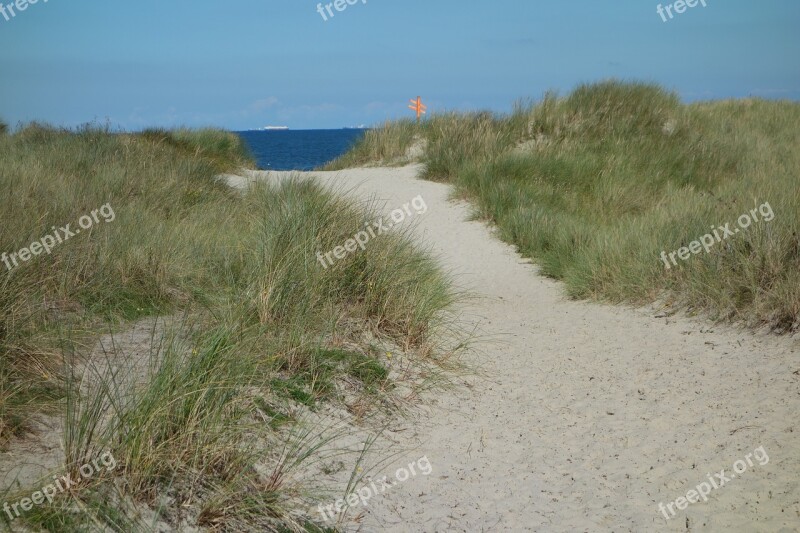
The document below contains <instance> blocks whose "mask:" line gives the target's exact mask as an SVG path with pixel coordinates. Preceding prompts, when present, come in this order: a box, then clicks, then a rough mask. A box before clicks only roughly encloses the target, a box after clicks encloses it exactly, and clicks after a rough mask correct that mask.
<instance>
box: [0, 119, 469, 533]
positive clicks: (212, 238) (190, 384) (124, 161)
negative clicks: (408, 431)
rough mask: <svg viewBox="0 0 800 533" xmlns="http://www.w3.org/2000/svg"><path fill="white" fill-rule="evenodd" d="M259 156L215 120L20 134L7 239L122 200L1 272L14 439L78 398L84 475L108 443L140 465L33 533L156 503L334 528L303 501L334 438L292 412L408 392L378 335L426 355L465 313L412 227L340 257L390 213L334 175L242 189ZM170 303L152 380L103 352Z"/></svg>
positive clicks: (6, 139)
mask: <svg viewBox="0 0 800 533" xmlns="http://www.w3.org/2000/svg"><path fill="white" fill-rule="evenodd" d="M249 163H251V162H250V161H249V159H248V155H247V152H246V150H245V149H244V148H243V146H242V145H241V143H240V141H239V140H238V137H236V136H235V135H233V134H230V133H227V132H217V131H213V130H200V131H190V130H178V131H162V130H148V131H145V132H142V133H140V134H121V133H116V134H115V133H111V132H109V131H108V130H107V129H105V128H98V127H84V128H79V129H78V130H76V131H67V130H63V129H57V128H53V127H50V126H47V125H42V124H29V125H27V126H25V127H23V128H21V129H20V130H19V131H18V132H16V133H14V134H13V135H4V136H0V194H1V195H2V196H1V197H2V203H3V205H2V210H0V222H2V225H0V252H6V253H12V252H15V251H18V250H20V249H22V248H25V247H29V246H30V244H31V243H32V242H34V241H36V240H39V239H40V238H41V237H43V236H45V235H48V234H51V233H53V232H54V229H53V227H62V226H64V225H65V224H67V223H71V224H72V227H73V229H74V228H75V227H76V226H77V221H78V220H79V219H80V217H81V216H83V215H87V214H89V213H90V212H91V211H92V210H93V209H96V208H99V207H101V206H104V205H108V206H110V207H111V208H113V211H114V217H113V219H111V218H109V219H107V220H104V219H103V218H100V219H99V222H97V223H95V224H94V225H93V226H92V227H91V229H88V230H86V231H82V232H81V233H80V234H76V235H75V236H73V237H71V238H69V239H68V240H65V241H64V242H62V243H60V244H58V245H56V246H54V247H53V248H52V250H51V252H50V253H48V254H46V253H41V254H39V255H35V256H33V257H30V259H29V260H28V261H24V262H22V263H20V264H19V265H18V266H17V267H15V268H12V269H7V268H6V267H5V266H2V267H0V439H2V440H3V441H4V442H5V444H6V445H8V444H9V441H10V440H11V439H14V438H15V436H18V435H20V434H22V433H23V432H24V431H26V428H28V424H27V422H28V421H29V420H30V418H31V416H33V415H34V414H35V413H38V412H40V411H42V410H49V411H50V412H58V411H59V410H63V409H64V408H65V406H66V412H67V416H66V418H65V428H64V430H65V435H64V442H65V451H66V455H67V458H66V459H67V461H68V462H69V464H70V465H73V466H71V467H70V468H72V467H74V465H79V464H80V462H81V461H84V460H87V459H89V458H91V457H93V456H94V455H95V454H96V453H98V451H100V450H106V449H107V450H110V451H112V452H113V454H114V457H116V459H117V461H118V463H119V467H118V468H117V470H115V472H114V474H113V475H109V476H103V477H100V478H98V479H97V480H93V482H92V483H89V484H87V485H86V486H85V487H84V488H81V490H78V491H74V492H73V493H71V494H69V495H65V496H64V497H60V498H58V499H57V501H56V502H54V503H53V504H52V505H49V506H44V507H40V508H37V511H36V512H34V513H30V514H28V515H26V516H25V519H24V520H25V521H26V522H27V524H28V525H29V526H31V527H33V528H34V529H36V528H44V529H47V530H50V531H63V530H79V529H80V528H81V527H90V526H91V527H101V526H102V527H108V528H111V529H113V530H118V531H132V530H137V528H143V530H146V529H147V527H149V526H150V525H151V524H143V523H142V522H141V520H140V518H137V516H139V514H140V513H139V512H138V511H140V510H141V509H142V506H144V507H147V508H150V509H151V510H153V511H154V513H155V514H154V515H153V520H156V521H162V522H166V523H168V524H172V525H176V524H178V523H180V522H181V521H182V520H184V519H186V518H187V517H190V518H192V520H195V521H196V522H197V525H199V526H201V527H207V528H211V529H216V530H225V529H226V528H227V530H259V531H279V530H282V531H302V530H304V529H308V530H322V529H320V528H317V529H314V528H316V527H317V526H314V525H313V524H312V523H311V522H308V521H307V520H306V519H304V518H302V513H299V512H298V509H300V508H302V507H303V505H304V504H305V503H308V501H307V500H308V498H307V495H306V494H305V493H304V491H303V488H302V487H300V486H298V485H297V484H295V483H294V482H293V481H291V480H290V477H291V476H290V475H289V473H290V472H291V470H292V468H295V467H296V466H297V465H298V464H299V463H300V462H302V461H308V460H313V459H314V456H315V453H316V452H315V450H316V449H317V447H318V446H319V445H320V441H319V439H312V438H311V437H310V436H309V435H305V436H302V434H301V436H300V437H298V433H297V431H295V430H294V429H292V428H295V426H296V423H297V420H296V419H295V418H294V415H292V414H291V413H292V412H294V411H296V410H297V409H298V408H299V407H298V406H303V407H304V408H311V409H314V408H316V407H317V406H318V405H319V404H320V403H321V402H341V401H343V395H342V394H341V386H342V384H343V383H345V382H346V383H347V384H348V391H349V394H356V395H358V396H360V397H363V398H366V399H367V402H368V403H370V402H371V403H373V404H375V405H378V404H379V403H380V402H378V401H372V400H370V399H375V398H378V397H383V396H382V395H384V394H386V393H387V392H388V391H391V390H392V383H391V380H390V379H389V372H388V369H387V368H386V366H385V364H384V362H383V361H382V360H380V359H378V358H377V357H376V356H375V354H374V353H373V351H372V350H371V348H370V346H369V345H367V344H365V343H364V339H365V338H367V337H368V338H370V339H378V340H380V341H381V342H383V341H385V342H388V343H391V344H392V345H399V346H403V347H407V348H409V349H410V350H412V351H414V350H416V351H417V352H418V353H419V354H420V357H421V358H422V357H425V356H426V355H427V354H428V352H429V350H428V346H429V343H431V342H433V341H434V340H435V338H436V334H437V331H438V328H439V327H441V326H443V325H445V323H446V321H447V320H448V319H447V315H446V313H447V310H448V308H449V307H450V306H451V304H452V303H453V302H454V301H455V299H456V294H455V293H454V291H453V289H452V288H451V283H450V280H449V279H448V277H447V276H446V275H445V274H444V273H443V272H442V271H441V270H440V269H439V267H438V266H437V264H436V263H435V262H434V260H433V259H431V257H430V256H428V255H427V254H426V253H424V252H423V251H420V250H418V249H416V248H415V247H414V246H413V245H412V243H411V240H410V238H409V237H408V236H406V235H403V234H401V233H395V234H391V235H386V236H381V238H378V239H375V240H373V241H372V242H371V243H370V246H369V247H367V249H365V250H363V251H360V252H359V253H357V254H352V255H351V256H350V257H348V258H347V259H346V260H342V261H339V262H337V263H336V264H335V265H333V266H331V267H329V268H328V269H325V268H323V267H322V266H321V265H320V264H319V263H318V261H317V256H316V252H318V251H320V252H325V251H328V250H330V249H333V248H334V247H335V246H338V245H340V244H341V243H342V242H344V241H345V240H347V239H348V238H349V237H350V236H352V235H353V234H354V233H355V232H356V231H358V230H359V229H361V228H362V227H363V225H364V223H365V222H367V221H370V220H373V219H374V218H375V216H376V213H375V212H373V211H371V210H370V209H369V208H364V207H363V206H358V205H356V204H354V203H352V202H350V201H346V200H344V199H342V198H341V197H339V196H337V195H335V194H333V193H331V192H330V191H328V190H327V189H325V188H323V187H322V186H320V185H318V184H316V183H315V182H313V181H307V180H299V179H292V180H287V181H284V182H281V183H274V184H257V185H254V186H253V187H252V189H251V190H249V191H247V192H245V193H244V194H242V193H241V192H239V191H234V190H232V189H230V188H229V187H228V185H227V184H225V183H222V182H220V181H219V180H218V179H217V178H216V176H218V175H219V174H221V173H224V172H230V171H234V170H236V169H237V168H238V167H240V166H242V165H248V164H249ZM155 316H168V317H172V319H170V320H171V322H170V323H171V324H172V325H170V326H169V328H165V330H164V331H161V332H159V331H156V330H154V331H153V332H152V339H151V338H149V337H148V336H147V335H145V337H146V338H145V339H144V341H146V342H145V344H147V346H148V348H147V350H145V353H144V354H142V353H139V354H138V355H135V357H133V360H134V362H138V363H139V364H138V366H139V367H140V369H145V370H142V372H143V374H144V377H145V378H146V379H143V380H139V381H140V382H139V383H138V385H137V387H136V388H134V389H130V388H129V387H128V386H127V385H123V383H124V382H126V380H125V379H123V377H124V373H123V372H122V371H121V370H119V369H118V368H117V366H118V365H117V363H114V362H113V361H104V360H103V358H102V357H100V359H99V360H98V359H97V357H98V355H97V354H95V355H93V356H92V357H88V348H90V347H91V346H92V345H93V344H94V342H95V340H96V339H97V336H98V335H99V334H101V333H109V332H110V333H111V334H114V335H117V334H118V333H119V332H121V331H126V330H127V329H129V328H130V326H131V325H132V324H139V323H142V321H143V320H145V319H146V320H150V318H147V317H155ZM176 317H182V318H180V320H177V319H176ZM176 320H177V323H176ZM125 359H130V357H126V358H125ZM115 365H117V366H115ZM111 369H116V370H114V372H111ZM87 372H88V374H86V373H87ZM81 376H84V377H83V378H81ZM140 377H142V376H140ZM87 383H89V384H91V385H92V386H91V387H89V388H88V389H87ZM286 450H292V451H291V453H289V452H287V451H286ZM114 477H116V478H120V479H121V482H114V480H113V479H112V478H114ZM120 487H122V488H120ZM9 497H11V496H10V495H9ZM165 498H166V499H167V500H169V501H170V502H172V503H171V504H170V505H167V506H165V507H164V508H163V509H161V510H159V507H160V505H161V504H160V503H159V502H162V503H163V501H165ZM108 502H113V503H108ZM76 505H77V507H78V508H80V509H82V511H81V512H79V513H76V512H74V509H75V508H76ZM281 528H283V529H281Z"/></svg>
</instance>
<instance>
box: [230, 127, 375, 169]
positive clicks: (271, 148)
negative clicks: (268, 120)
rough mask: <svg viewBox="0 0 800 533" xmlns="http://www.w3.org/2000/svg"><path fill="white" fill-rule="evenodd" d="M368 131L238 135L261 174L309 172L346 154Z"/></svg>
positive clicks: (275, 132)
mask: <svg viewBox="0 0 800 533" xmlns="http://www.w3.org/2000/svg"><path fill="white" fill-rule="evenodd" d="M366 131H367V130H364V129H340V130H271V131H239V132H236V133H238V134H239V136H241V138H242V139H243V140H244V142H245V143H247V146H249V147H250V150H251V151H252V153H253V155H254V156H255V158H256V163H257V164H258V168H259V169H261V170H311V169H313V168H315V167H318V166H320V165H324V164H325V163H327V162H329V161H331V160H333V159H336V158H337V157H339V156H340V155H342V154H343V153H345V152H346V151H347V150H348V149H349V148H350V147H351V146H352V145H353V144H354V143H355V142H356V141H357V140H358V139H360V138H361V136H362V135H364V133H365V132H366Z"/></svg>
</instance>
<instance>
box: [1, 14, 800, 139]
mask: <svg viewBox="0 0 800 533" xmlns="http://www.w3.org/2000/svg"><path fill="white" fill-rule="evenodd" d="M16 1H17V3H18V4H20V5H21V6H23V7H24V6H26V2H28V1H30V0H16ZM339 1H340V2H341V3H340V4H339V7H342V5H344V6H345V8H344V10H342V11H337V10H336V6H335V5H332V6H331V13H333V17H331V16H330V14H329V13H328V11H327V10H326V8H325V4H327V3H328V2H324V3H323V4H320V5H319V7H320V10H321V11H322V13H320V12H318V2H317V1H314V0H230V1H228V2H222V1H217V0H215V1H211V0H159V1H156V0H136V1H130V0H38V2H36V3H35V4H27V7H25V9H24V10H22V11H20V10H18V8H17V7H14V6H13V5H12V7H11V8H9V7H8V5H9V4H12V0H0V5H4V8H5V15H4V14H3V13H2V11H0V119H2V120H4V121H5V122H7V123H9V124H11V125H16V124H18V123H20V122H23V123H26V122H29V121H34V120H35V121H40V122H46V123H50V124H53V125H57V126H66V127H75V126H78V125H81V124H85V123H87V122H99V123H103V124H106V123H107V124H109V125H110V126H111V127H112V128H114V129H124V130H131V131H133V130H140V129H142V128H147V127H176V126H189V127H201V126H215V127H222V128H227V129H231V130H244V129H255V128H259V127H263V126H267V125H281V126H289V127H290V128H292V129H314V128H339V127H351V126H358V125H362V124H363V125H368V126H369V125H375V124H379V123H381V122H383V121H385V120H387V119H395V118H399V117H404V116H413V112H412V111H411V110H410V109H408V107H407V106H408V104H409V100H410V99H412V98H416V97H417V96H421V97H422V101H423V103H425V104H426V105H427V106H428V111H429V112H442V111H454V110H463V111H466V110H492V111H496V112H506V111H509V110H511V108H512V105H513V103H514V102H515V101H517V100H520V99H533V100H538V99H539V98H541V96H542V95H543V93H544V92H545V91H548V90H555V91H557V92H558V93H559V94H562V95H564V94H568V93H569V91H570V90H571V89H573V88H574V87H575V86H576V85H577V84H579V83H583V82H592V81H600V80H604V79H608V78H617V79H623V80H637V81H647V82H656V83H659V84H661V85H663V86H664V87H666V88H668V89H671V90H675V91H676V92H677V93H678V94H679V95H680V96H681V98H682V99H683V100H684V101H687V102H691V101H696V100H710V99H721V98H740V97H748V96H759V97H763V98H770V99H792V100H798V99H800V31H798V23H800V1H798V0H758V1H757V0H702V1H704V2H705V3H706V6H705V7H704V6H703V5H702V4H701V3H699V2H697V0H694V1H695V2H697V5H696V6H695V7H687V6H685V5H684V6H673V5H672V3H668V2H661V3H659V2H656V1H653V0H614V1H609V0H606V1H600V0H469V1H467V0H351V1H355V2H356V3H355V4H353V5H348V4H347V3H346V2H345V0H339ZM690 1H691V0H690ZM331 3H332V2H331ZM659 5H660V6H662V13H664V15H663V17H662V15H659V13H658V11H657V8H658V6H659ZM665 6H670V10H669V14H671V15H672V18H669V16H667V12H666V10H665ZM681 7H682V9H680V10H682V11H684V12H683V13H677V12H676V11H677V10H678V9H679V8H681ZM11 9H13V13H14V14H13V15H12V14H11ZM6 17H8V20H6ZM664 18H666V22H665V21H664V20H663V19H664ZM326 19H327V20H326Z"/></svg>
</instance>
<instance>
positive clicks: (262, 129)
mask: <svg viewBox="0 0 800 533" xmlns="http://www.w3.org/2000/svg"><path fill="white" fill-rule="evenodd" d="M288 129H289V126H266V127H264V128H261V131H272V130H288Z"/></svg>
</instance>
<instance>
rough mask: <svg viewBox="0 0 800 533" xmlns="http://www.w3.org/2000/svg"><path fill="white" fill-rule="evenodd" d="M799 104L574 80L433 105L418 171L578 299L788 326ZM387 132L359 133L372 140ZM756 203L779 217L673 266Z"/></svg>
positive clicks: (797, 316)
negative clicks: (505, 98)
mask: <svg viewBox="0 0 800 533" xmlns="http://www.w3.org/2000/svg"><path fill="white" fill-rule="evenodd" d="M798 118H800V104H797V103H794V102H788V101H766V100H760V99H746V100H738V101H736V100H735V101H721V102H700V103H695V104H689V105H686V104H682V103H681V102H680V100H679V98H678V96H677V95H676V94H674V93H673V92H670V91H667V90H665V89H663V88H662V87H659V86H657V85H653V84H648V83H639V82H622V81H618V80H609V81H603V82H600V83H592V84H583V85H580V86H578V87H577V88H576V89H575V90H574V91H572V92H571V93H570V94H568V95H567V96H565V97H563V98H560V97H558V96H557V95H556V94H555V93H547V94H546V95H545V96H544V98H542V100H541V101H539V102H521V103H518V104H517V105H516V106H515V109H514V111H513V112H512V113H511V114H509V115H505V116H494V115H491V114H488V113H477V114H476V113H468V114H452V113H448V114H444V115H439V116H436V115H434V116H433V117H431V118H430V119H429V120H427V121H426V122H425V123H423V125H422V127H421V128H420V134H421V135H422V136H423V137H424V139H425V140H426V141H427V149H426V152H425V155H424V156H423V161H424V163H425V170H424V176H425V177H426V178H428V179H431V180H439V181H447V182H450V183H453V184H454V185H455V187H456V190H457V194H459V195H461V196H463V197H465V198H469V199H471V200H472V201H473V202H474V203H475V206H476V208H477V211H478V212H479V214H480V216H482V217H483V218H485V219H486V220H488V221H490V222H492V223H493V224H495V225H497V227H498V229H499V230H500V235H501V236H502V238H504V239H505V240H507V241H508V242H511V243H513V244H515V245H516V246H517V247H518V249H519V251H520V253H522V254H523V255H525V256H527V257H531V258H533V259H534V261H535V262H536V263H538V264H539V265H540V266H541V268H542V272H543V273H544V274H546V275H548V276H551V277H553V278H556V279H559V280H562V281H563V282H564V286H565V289H566V291H567V293H568V294H569V295H571V296H573V297H575V298H593V299H598V300H606V301H611V302H630V303H635V304H644V303H647V302H653V301H666V302H667V303H670V304H674V305H676V306H682V307H686V308H690V309H693V310H702V311H705V312H706V313H708V314H709V315H710V316H711V317H712V318H714V319H718V320H733V321H737V322H742V323H746V324H748V325H750V326H753V327H758V326H760V325H766V326H768V327H770V328H772V329H773V330H775V331H792V330H796V329H798V327H800V268H798V267H800V237H798V236H800V188H798V187H797V179H798V173H800V154H798V152H797V150H795V149H794V148H795V147H796V146H797V145H798V140H800V128H798V124H800V122H798ZM391 131H392V129H391V126H386V127H384V128H383V129H382V130H377V131H376V135H375V137H372V138H369V139H366V138H365V139H364V143H374V144H375V145H379V144H381V143H382V142H384V141H383V140H382V139H381V138H380V136H381V135H382V134H386V133H385V132H391ZM359 151H360V153H361V154H369V153H372V152H373V148H372V147H370V146H361V147H359ZM347 158H348V155H347V154H346V155H345V156H344V159H345V160H346V159H347ZM765 202H766V203H769V205H770V206H771V208H772V209H773V210H774V213H775V216H774V220H771V221H768V222H767V221H764V222H761V223H758V224H753V226H752V227H751V228H749V229H748V231H746V232H743V233H741V234H737V235H736V236H735V237H732V238H730V239H729V240H725V241H723V242H722V243H719V244H718V245H717V246H715V247H714V248H713V249H711V250H710V252H709V253H705V252H703V253H700V254H697V255H692V256H690V258H689V259H688V260H686V261H680V264H678V265H677V266H675V265H671V266H670V268H666V267H665V265H664V263H663V262H662V260H661V259H660V257H659V255H660V253H661V252H662V251H666V252H667V253H668V252H671V251H675V250H678V249H680V248H682V247H685V246H687V245H688V244H689V243H690V242H692V241H694V240H696V239H698V238H699V237H701V236H702V235H705V234H706V233H708V232H709V231H710V228H712V227H714V228H716V227H718V226H721V225H724V224H725V223H735V222H736V220H737V218H738V217H739V216H740V215H742V214H746V213H748V212H750V210H752V209H754V208H756V207H758V206H760V205H763V204H764V203H765Z"/></svg>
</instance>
